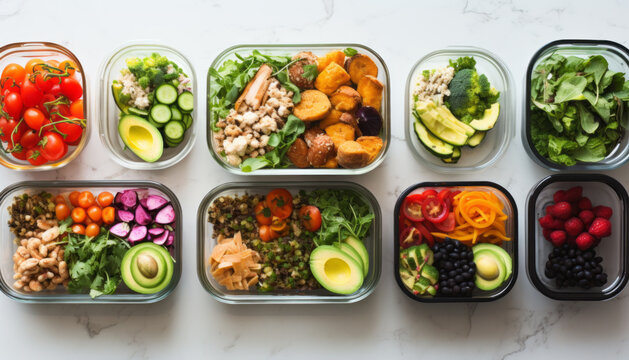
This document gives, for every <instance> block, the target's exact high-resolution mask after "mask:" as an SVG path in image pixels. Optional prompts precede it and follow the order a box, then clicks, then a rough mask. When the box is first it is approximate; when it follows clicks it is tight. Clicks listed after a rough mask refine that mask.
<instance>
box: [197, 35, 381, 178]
mask: <svg viewBox="0 0 629 360" xmlns="http://www.w3.org/2000/svg"><path fill="white" fill-rule="evenodd" d="M207 81H208V83H207V88H208V91H207V92H208V99H209V103H208V108H207V128H206V131H207V145H208V149H209V151H210V153H211V154H212V156H213V157H214V159H215V160H216V161H217V162H218V163H219V164H220V165H221V166H223V167H224V168H225V169H227V170H228V171H229V172H232V173H235V174H240V175H295V174H300V175H357V174H364V173H367V172H369V171H371V170H373V169H374V168H376V167H377V166H378V165H379V164H380V163H381V162H382V161H383V160H384V157H385V156H386V153H387V150H388V148H389V143H390V139H391V118H390V80H389V71H388V69H387V66H386V65H385V63H384V61H383V60H382V58H381V57H380V56H379V55H378V54H377V53H376V52H375V51H373V50H371V49H370V48H368V47H366V46H364V45H360V44H294V45H238V46H234V47H231V48H229V49H227V50H225V51H223V52H222V53H221V54H220V55H219V56H218V57H217V58H216V59H215V60H214V62H213V63H212V65H211V67H210V69H209V71H208V77H207ZM243 108H244V110H243ZM295 120H301V121H295ZM302 133H303V135H302ZM320 135H321V136H320ZM344 143H345V144H344Z"/></svg>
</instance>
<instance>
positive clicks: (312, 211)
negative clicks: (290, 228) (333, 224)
mask: <svg viewBox="0 0 629 360" xmlns="http://www.w3.org/2000/svg"><path fill="white" fill-rule="evenodd" d="M299 218H300V219H301V224H302V225H303V226H304V228H306V230H308V231H310V232H315V231H317V230H319V228H320V227H321V212H320V211H319V208H318V207H316V206H313V205H308V206H303V207H302V208H301V209H299Z"/></svg>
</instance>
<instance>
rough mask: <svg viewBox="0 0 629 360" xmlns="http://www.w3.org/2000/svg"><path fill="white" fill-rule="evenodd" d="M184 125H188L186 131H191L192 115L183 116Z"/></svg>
mask: <svg viewBox="0 0 629 360" xmlns="http://www.w3.org/2000/svg"><path fill="white" fill-rule="evenodd" d="M183 123H184V124H185V125H186V130H188V129H190V126H192V115H190V114H185V115H184V116H183Z"/></svg>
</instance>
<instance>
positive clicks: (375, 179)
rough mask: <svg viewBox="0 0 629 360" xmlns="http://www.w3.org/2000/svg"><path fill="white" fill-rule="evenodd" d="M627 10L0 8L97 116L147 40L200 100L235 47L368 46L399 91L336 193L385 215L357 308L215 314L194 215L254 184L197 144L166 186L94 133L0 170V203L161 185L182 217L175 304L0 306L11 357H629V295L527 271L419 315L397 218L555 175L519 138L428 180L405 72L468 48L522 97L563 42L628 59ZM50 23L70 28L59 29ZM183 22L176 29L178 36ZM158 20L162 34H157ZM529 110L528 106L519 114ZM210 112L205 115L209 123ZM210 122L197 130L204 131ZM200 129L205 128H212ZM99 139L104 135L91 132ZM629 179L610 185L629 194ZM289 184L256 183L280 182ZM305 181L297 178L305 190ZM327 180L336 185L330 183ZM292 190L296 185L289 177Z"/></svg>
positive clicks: (22, 1) (11, 29) (10, 1)
mask: <svg viewBox="0 0 629 360" xmlns="http://www.w3.org/2000/svg"><path fill="white" fill-rule="evenodd" d="M628 12H629V3H627V2H625V1H622V0H616V1H599V2H595V3H593V2H591V1H570V0H565V1H531V0H529V1H527V0H512V1H507V0H490V1H482V0H468V1H464V0H461V1H448V2H445V1H421V2H420V1H398V0H389V1H386V2H385V1H368V0H362V1H360V0H356V1H333V0H322V1H310V2H307V3H306V2H296V1H268V2H267V1H265V2H261V1H260V2H258V1H238V2H236V1H230V2H228V1H198V0H197V1H177V2H172V1H171V2H165V1H164V2H162V1H157V0H156V1H150V2H149V1H143V2H140V1H106V2H105V1H99V2H92V1H73V2H66V1H54V2H53V3H50V2H43V1H42V2H38V1H33V0H0V24H2V31H0V44H5V43H11V42H18V41H26V40H47V41H52V42H58V43H60V44H62V45H64V46H66V47H68V48H69V49H70V50H72V51H73V52H74V53H75V54H76V55H77V56H78V57H79V59H80V60H81V61H82V63H83V65H84V67H85V70H86V73H87V76H88V80H89V83H90V88H89V91H90V92H91V93H92V94H91V95H90V97H92V106H94V101H95V96H94V92H95V89H96V82H97V78H98V69H99V66H100V64H101V62H102V61H103V60H104V57H105V56H106V55H107V54H110V53H111V51H112V50H113V49H114V48H117V47H119V46H120V45H121V44H123V43H125V42H129V41H133V40H139V39H154V40H157V41H159V42H161V43H165V44H169V45H172V46H174V47H176V48H178V49H179V50H180V51H182V52H183V53H184V54H186V55H188V56H189V58H190V60H191V61H192V63H193V65H194V66H195V69H196V72H197V74H198V77H197V81H199V85H200V86H199V89H201V91H200V92H199V94H198V96H199V98H200V99H204V98H205V91H204V87H205V75H206V71H207V68H208V67H209V65H210V63H211V62H212V60H213V59H214V58H215V57H216V55H218V54H219V53H220V52H221V51H222V50H223V49H225V48H227V47H229V46H232V45H235V44H240V43H326V42H329V43H339V42H357V43H363V44H365V45H367V46H369V47H371V48H373V49H374V50H376V51H377V52H378V53H379V54H380V55H381V56H382V57H383V58H384V60H385V61H386V63H387V65H388V68H389V70H390V76H391V103H392V107H391V108H392V111H391V116H392V133H393V136H392V142H391V147H390V151H389V154H388V157H387V159H386V160H385V162H384V163H383V164H382V165H381V166H380V167H378V168H377V169H375V170H374V171H373V172H371V173H369V174H367V175H362V176H352V177H342V180H348V181H354V182H357V183H360V184H362V185H364V186H366V187H367V188H368V189H370V190H371V191H372V192H373V193H374V195H375V196H376V198H377V199H378V201H379V202H380V206H381V208H382V212H383V214H384V215H385V217H384V221H383V225H384V226H383V243H384V246H383V255H382V256H383V272H382V277H381V279H380V283H379V284H378V286H377V288H376V291H375V292H374V293H373V294H372V295H371V296H369V297H368V298H367V299H365V300H363V301H362V302H360V303H357V304H352V305H302V306H279V305H270V306H259V305H253V306H232V305H225V304H221V303H219V302H217V301H215V300H214V299H213V298H212V297H211V296H210V295H209V294H208V293H206V292H205V291H204V290H203V288H202V287H201V285H200V283H199V281H198V279H197V274H196V257H195V251H196V245H195V242H196V233H195V231H196V227H195V222H196V212H197V207H198V205H199V203H200V199H201V198H202V196H203V195H205V194H206V193H207V192H208V191H209V190H210V189H212V188H213V187H215V186H217V185H219V184H222V183H225V182H231V181H239V180H240V181H243V180H247V179H249V178H244V177H239V176H236V175H231V174H228V173H227V172H226V171H225V170H224V169H222V168H221V167H220V166H219V165H218V164H217V163H216V162H215V161H214V160H213V159H212V158H211V156H210V154H209V153H208V149H207V147H206V144H205V138H204V135H201V136H200V137H199V138H198V139H197V143H196V145H195V147H194V149H193V150H192V152H191V153H190V154H189V155H188V157H187V158H185V159H184V160H183V161H182V162H180V163H179V164H177V165H176V166H173V167H171V168H169V169H166V170H161V171H134V170H128V169H125V168H122V167H120V166H119V165H117V164H116V163H114V162H113V161H112V160H111V159H110V158H109V157H108V155H107V153H106V152H105V150H104V149H103V146H102V145H101V143H100V141H99V139H98V134H97V131H92V132H91V139H90V142H89V144H88V146H87V148H86V149H85V150H84V151H83V153H82V154H81V155H80V156H79V157H78V158H77V159H76V160H75V161H74V162H73V163H71V164H70V165H69V166H67V167H65V168H63V169H61V170H58V171H50V172H44V173H17V172H12V171H9V170H7V169H0V188H2V187H5V186H7V185H9V184H12V183H14V182H17V181H22V180H35V179H38V180H43V179H152V180H156V181H160V182H162V183H164V184H165V185H167V186H168V187H170V188H171V189H172V190H173V191H174V192H175V193H176V194H177V196H178V197H179V200H180V202H181V204H182V207H183V212H184V220H183V222H184V225H185V227H184V230H183V234H184V239H183V275H182V278H181V281H180V283H179V286H178V287H177V289H176V290H175V292H174V293H173V294H172V295H171V296H170V297H169V298H167V299H166V300H164V301H162V302H160V303H157V304H152V305H139V306H138V305H123V306H114V305H111V306H108V305H105V306H102V305H80V306H76V305H26V304H20V303H17V302H14V301H12V300H10V299H9V298H8V297H6V296H0V319H1V320H0V344H2V345H3V354H5V356H2V357H6V358H13V357H18V356H28V357H29V358H50V357H53V358H61V357H64V358H68V357H69V358H85V357H89V358H97V359H100V358H116V359H144V358H146V359H154V358H172V357H179V358H186V359H189V358H197V357H198V358H201V357H204V358H218V357H220V358H226V357H227V358H244V357H245V356H247V357H250V358H251V357H255V358H278V359H284V358H285V359H292V358H295V357H297V356H299V357H300V358H317V357H320V355H325V356H326V357H327V358H337V359H338V358H343V357H351V358H360V357H362V358H401V357H421V358H426V359H428V358H462V357H467V358H482V359H487V358H492V359H525V358H532V357H536V358H575V359H576V358H585V357H586V356H588V357H589V355H593V354H595V355H596V356H597V357H598V358H602V359H610V358H620V357H626V356H627V355H628V354H629V312H628V311H627V310H626V309H627V307H629V297H628V295H629V291H625V292H623V293H621V294H620V295H619V296H618V297H616V298H614V299H613V300H611V301H607V302H598V303H575V302H556V301H552V300H549V299H547V298H545V297H544V296H542V295H541V294H540V293H538V292H537V291H536V290H535V289H534V288H533V286H532V285H531V284H530V282H529V281H528V279H527V277H526V272H525V269H524V265H523V263H524V246H523V243H521V244H522V246H521V251H520V254H519V255H520V268H519V273H520V274H519V277H518V279H517V283H516V285H515V287H514V289H513V290H512V291H511V293H509V294H508V295H507V296H506V297H504V298H503V299H501V300H498V301H496V302H493V303H486V304H478V305H476V304H443V305H439V304H420V303H416V302H413V301H412V300H410V299H409V298H407V297H406V296H405V295H404V294H403V293H402V292H401V291H400V290H399V288H398V286H397V284H396V283H395V280H394V277H393V272H392V270H393V258H392V246H390V244H391V243H390V242H391V241H392V232H393V224H392V219H393V216H392V211H393V207H394V204H395V200H396V198H397V196H398V195H399V194H400V193H401V192H402V191H403V190H404V189H405V188H406V187H408V186H410V185H412V184H414V183H417V182H420V181H431V180H451V179H455V180H492V181H495V182H497V183H499V184H501V185H503V186H504V187H506V188H507V189H508V190H509V191H510V192H511V194H512V195H513V196H514V198H515V200H516V202H517V205H518V207H519V209H520V212H519V213H520V215H519V216H520V218H519V221H520V233H519V236H520V238H521V239H522V238H523V237H524V226H523V224H524V211H523V210H524V206H525V201H526V196H527V194H528V192H529V190H530V188H531V187H532V186H533V185H534V184H535V183H537V182H538V181H539V180H540V179H542V178H543V177H545V176H546V175H548V174H549V172H548V171H546V170H544V169H542V168H540V167H539V166H537V165H535V164H534V163H533V162H532V161H531V160H530V159H529V157H528V156H527V155H526V154H525V152H524V149H523V147H522V143H521V140H520V135H519V132H520V129H519V123H520V121H521V114H520V111H519V109H518V116H517V121H518V128H517V131H516V136H515V137H514V138H513V139H512V142H511V145H510V147H509V149H508V150H507V152H506V153H505V155H504V156H503V158H502V159H501V160H500V161H498V162H497V163H496V164H495V165H494V166H492V167H491V168H490V169H487V170H485V171H483V172H479V173H473V174H467V175H443V174H437V173H433V172H431V171H429V170H428V168H427V167H425V166H423V165H422V164H420V163H419V162H418V161H417V160H416V159H415V158H414V157H413V156H412V154H411V152H410V149H409V147H408V146H407V145H406V144H405V140H404V130H403V126H402V124H403V117H404V86H405V81H406V77H407V75H408V72H409V71H410V69H411V67H412V65H413V64H414V63H415V62H416V61H417V60H418V59H419V58H420V57H422V56H423V55H425V54H426V53H428V52H430V51H433V50H437V49H440V48H443V47H446V46H448V45H474V46H479V47H483V48H486V49H489V50H490V51H492V52H494V53H496V54H498V55H499V56H500V57H501V58H502V59H503V60H504V61H505V62H506V64H507V65H508V66H509V68H510V70H511V72H512V74H513V76H514V79H515V84H516V89H515V91H517V99H518V101H521V98H522V86H523V85H522V79H523V77H524V71H525V69H526V65H527V64H528V61H529V59H530V57H531V56H532V54H533V53H534V52H535V51H536V50H537V49H539V48H540V47H541V46H542V45H544V44H545V43H547V42H549V41H552V40H555V39H562V38H592V39H609V40H613V41H617V42H619V43H621V44H624V45H625V46H627V45H629V43H628V38H627V36H626V35H627V34H628V33H629V22H627V17H626V14H627V13H628ZM55 14H65V15H64V20H62V21H59V20H58V19H57V18H55ZM176 18H181V19H182V21H181V23H180V24H177V21H176V20H174V19H176ZM151 19H160V21H162V22H159V23H157V24H156V25H155V26H151V25H150V24H151V23H150V20H151ZM518 107H521V103H519V104H518ZM204 111H205V107H203V110H202V111H201V113H203V112H204ZM202 119H203V118H202ZM203 121H204V119H203ZM91 125H92V126H94V128H93V130H94V129H95V123H94V122H92V123H91ZM626 169H627V167H624V168H622V169H619V170H615V171H610V172H608V174H609V175H611V176H613V177H615V178H616V179H618V180H620V181H621V182H623V183H624V184H627V183H628V182H629V174H628V173H627V171H626ZM285 179H286V178H278V177H271V178H260V177H257V178H256V180H273V181H281V180H285ZM298 179H304V178H298ZM320 179H321V180H332V179H334V180H340V178H332V177H323V178H320ZM291 180H294V179H292V178H291Z"/></svg>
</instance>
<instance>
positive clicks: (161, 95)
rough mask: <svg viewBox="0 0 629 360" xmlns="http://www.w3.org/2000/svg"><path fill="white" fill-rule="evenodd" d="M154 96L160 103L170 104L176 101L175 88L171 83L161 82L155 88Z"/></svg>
mask: <svg viewBox="0 0 629 360" xmlns="http://www.w3.org/2000/svg"><path fill="white" fill-rule="evenodd" d="M155 98H156V99H157V101H159V102H160V103H162V104H166V105H170V104H172V103H174V102H175V101H177V88H176V87H174V86H172V85H171V84H162V85H160V86H158V87H157V89H155Z"/></svg>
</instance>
